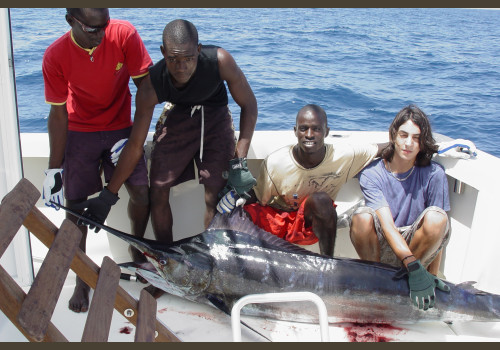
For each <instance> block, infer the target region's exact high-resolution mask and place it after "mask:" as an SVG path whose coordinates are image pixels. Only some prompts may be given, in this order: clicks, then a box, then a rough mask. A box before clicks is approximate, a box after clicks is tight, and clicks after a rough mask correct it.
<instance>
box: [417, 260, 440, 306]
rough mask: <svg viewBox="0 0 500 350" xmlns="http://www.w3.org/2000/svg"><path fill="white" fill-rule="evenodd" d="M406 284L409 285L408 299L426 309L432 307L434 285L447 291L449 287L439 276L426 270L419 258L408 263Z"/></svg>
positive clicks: (434, 293)
mask: <svg viewBox="0 0 500 350" xmlns="http://www.w3.org/2000/svg"><path fill="white" fill-rule="evenodd" d="M408 284H409V286H410V299H411V301H412V302H413V305H415V306H417V307H418V308H419V309H423V310H427V309H429V308H432V307H434V303H435V301H436V300H435V299H436V292H435V289H436V287H437V288H439V289H440V290H442V291H444V292H449V291H450V287H448V285H446V284H445V283H444V282H443V281H441V280H440V279H439V278H437V277H436V276H434V275H433V274H431V273H430V272H428V271H427V270H426V269H425V267H423V266H422V264H421V263H420V260H415V261H412V262H411V263H409V264H408Z"/></svg>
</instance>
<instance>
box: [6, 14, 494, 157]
mask: <svg viewBox="0 0 500 350" xmlns="http://www.w3.org/2000/svg"><path fill="white" fill-rule="evenodd" d="M110 14H111V17H112V18H119V19H125V20H128V21H130V22H131V23H132V24H134V25H135V27H136V28H137V30H138V31H139V34H140V35H141V37H142V39H143V41H144V43H145V45H146V48H147V49H148V51H149V54H150V55H151V57H152V59H153V61H154V62H156V61H158V60H159V59H161V53H160V49H159V47H160V45H161V38H162V32H163V28H164V26H165V24H166V23H168V22H169V21H171V20H173V19H176V18H184V19H187V20H189V21H191V22H193V23H194V24H195V25H196V26H197V28H198V32H199V38H200V42H201V43H203V44H215V45H219V46H221V47H223V48H225V49H226V50H227V51H229V52H230V53H231V54H232V55H233V57H234V58H235V59H236V62H237V63H238V65H239V66H240V67H241V69H242V70H243V72H244V73H245V75H246V77H247V79H248V81H249V83H250V85H251V87H252V89H253V91H254V93H255V96H256V97H257V101H258V105H259V118H258V122H257V127H256V128H257V130H283V129H291V128H293V124H294V122H295V116H296V114H297V111H298V110H299V109H300V108H301V107H302V106H303V105H305V104H307V103H316V104H319V105H321V106H322V107H323V108H324V109H325V110H326V112H327V114H328V118H329V126H330V128H331V129H332V130H369V131H372V130H376V131H385V130H387V129H388V126H389V124H390V122H391V121H392V119H393V118H394V116H395V115H396V113H397V112H398V111H399V110H400V109H401V108H402V107H404V106H405V105H407V104H409V103H414V104H416V105H418V106H419V107H421V108H422V109H423V110H424V111H425V112H426V113H427V114H428V115H429V117H430V119H431V122H432V126H433V130H434V131H435V132H439V133H442V134H446V135H448V136H450V137H453V138H466V139H469V140H472V141H473V142H474V143H475V144H476V146H477V147H478V148H480V149H481V150H483V151H485V152H488V153H490V154H493V155H495V156H498V157H500V148H499V147H498V145H500V25H499V23H500V11H496V10H484V9H448V8H446V9H438V8H432V9H410V8H404V9H393V8H391V9H385V8H384V9H373V8H370V9H346V8H342V9H325V8H322V9H303V8H300V9H285V8H279V9H260V8H259V9H257V8H251V9H242V8H237V9H228V8H223V9H216V8H210V9H180V8H174V9H164V8H162V9H159V8H154V9H147V8H139V9H132V8H124V9H115V8H113V9H110ZM64 15H65V9H49V8H46V9H28V8H20V9H18V8H14V9H11V22H12V37H13V46H14V62H15V72H16V86H17V94H18V95H17V96H18V104H19V119H20V128H21V132H28V133H29V132H45V131H46V130H47V125H46V124H47V116H48V113H49V105H47V104H45V102H44V94H43V77H42V71H41V66H42V56H43V53H44V51H45V49H46V48H47V46H48V45H50V44H51V43H52V42H53V41H54V40H56V39H57V38H58V37H59V36H61V35H62V34H63V33H65V32H66V31H67V30H68V29H69V26H68V24H67V23H66V21H65V18H64ZM130 87H131V90H132V94H133V95H134V94H135V91H136V90H135V86H134V85H133V84H132V83H131V84H130ZM230 107H231V110H232V112H233V117H234V122H235V126H236V129H238V124H239V107H238V106H237V105H236V104H235V103H234V102H233V101H232V100H231V99H230ZM160 111H161V106H160V105H159V106H158V108H157V111H156V112H155V114H156V115H155V116H154V117H153V118H154V120H153V123H152V125H151V130H153V128H154V124H155V119H156V118H157V116H159V114H160Z"/></svg>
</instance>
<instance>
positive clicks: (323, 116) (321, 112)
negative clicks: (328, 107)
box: [295, 104, 328, 127]
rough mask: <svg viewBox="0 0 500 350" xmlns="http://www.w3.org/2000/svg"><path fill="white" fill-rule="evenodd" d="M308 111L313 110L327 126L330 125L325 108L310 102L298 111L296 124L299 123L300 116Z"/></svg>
mask: <svg viewBox="0 0 500 350" xmlns="http://www.w3.org/2000/svg"><path fill="white" fill-rule="evenodd" d="M306 112H311V113H313V114H315V115H316V116H317V117H319V118H320V119H321V120H322V121H323V122H324V123H325V127H326V126H327V125H328V120H327V117H326V112H325V110H324V109H323V108H321V107H320V106H318V105H314V104H308V105H305V106H304V107H302V108H301V109H300V110H299V112H298V113H297V117H296V118H295V124H297V120H298V119H299V116H300V115H302V114H304V113H306Z"/></svg>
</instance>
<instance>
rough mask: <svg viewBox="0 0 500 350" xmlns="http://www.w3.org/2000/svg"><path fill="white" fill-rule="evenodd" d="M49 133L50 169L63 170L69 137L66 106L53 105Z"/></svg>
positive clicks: (49, 120)
mask: <svg viewBox="0 0 500 350" xmlns="http://www.w3.org/2000/svg"><path fill="white" fill-rule="evenodd" d="M47 129H48V133H49V145H50V155H49V169H55V168H61V167H62V163H63V159H64V150H65V149H66V139H67V137H68V111H67V109H66V104H63V105H51V106H50V112H49V118H48V121H47Z"/></svg>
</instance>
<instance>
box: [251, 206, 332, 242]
mask: <svg viewBox="0 0 500 350" xmlns="http://www.w3.org/2000/svg"><path fill="white" fill-rule="evenodd" d="M305 203H306V201H305V200H304V201H302V203H301V204H300V206H299V210H297V211H291V212H288V211H282V210H278V209H274V208H272V207H270V206H262V205H260V204H259V203H252V204H247V205H245V206H244V209H245V210H246V211H247V212H248V213H249V214H250V216H251V217H252V221H253V222H254V223H255V224H256V225H257V226H259V227H260V228H261V229H263V230H265V231H267V232H270V233H272V234H273V235H275V236H278V237H280V238H282V239H284V240H286V241H288V242H290V243H294V244H300V245H311V244H314V243H316V242H318V237H316V235H315V234H314V232H313V230H312V226H309V227H305V218H304V206H305ZM332 204H333V202H332ZM333 205H334V206H335V204H333Z"/></svg>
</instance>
